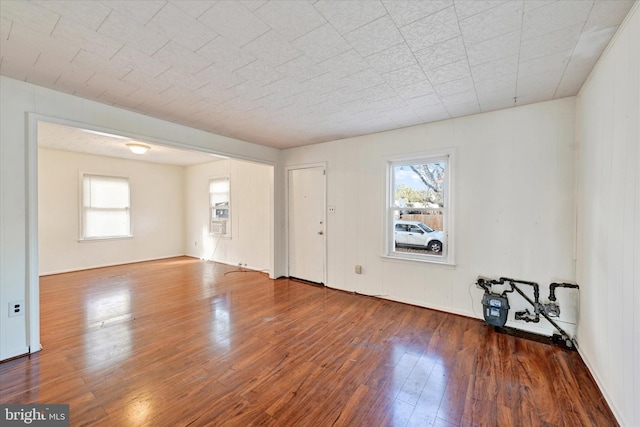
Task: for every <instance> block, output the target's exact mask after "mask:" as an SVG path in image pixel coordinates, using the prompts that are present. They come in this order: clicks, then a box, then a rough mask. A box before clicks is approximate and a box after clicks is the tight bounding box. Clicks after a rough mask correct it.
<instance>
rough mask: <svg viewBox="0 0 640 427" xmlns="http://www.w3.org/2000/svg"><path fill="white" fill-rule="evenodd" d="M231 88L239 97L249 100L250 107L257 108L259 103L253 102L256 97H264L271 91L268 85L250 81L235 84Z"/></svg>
mask: <svg viewBox="0 0 640 427" xmlns="http://www.w3.org/2000/svg"><path fill="white" fill-rule="evenodd" d="M231 90H233V91H234V92H235V93H236V94H237V95H238V97H239V98H240V99H242V100H244V101H251V103H250V104H249V105H251V106H252V108H257V107H258V105H259V104H256V103H255V102H254V101H255V100H256V99H260V98H264V97H265V96H268V95H271V94H272V93H273V90H272V89H270V88H269V86H260V85H257V84H255V83H251V82H242V83H240V84H237V85H235V86H234V87H233V88H232V89H231Z"/></svg>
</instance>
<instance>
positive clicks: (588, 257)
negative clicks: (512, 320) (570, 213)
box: [576, 4, 640, 426]
mask: <svg viewBox="0 0 640 427" xmlns="http://www.w3.org/2000/svg"><path fill="white" fill-rule="evenodd" d="M639 9H640V7H639V6H638V4H636V5H635V6H634V7H633V9H632V10H631V12H630V13H629V15H628V16H627V18H626V21H625V22H624V23H623V25H622V26H621V28H620V30H619V31H618V33H617V35H616V36H615V37H614V39H613V41H612V43H611V44H610V45H609V47H608V48H607V50H606V51H605V53H604V54H603V56H602V57H601V58H600V61H599V63H598V64H597V65H596V67H595V68H594V70H593V71H592V73H591V75H590V76H589V79H588V80H587V82H586V84H585V85H584V86H583V88H582V90H581V92H580V94H579V96H578V98H577V107H578V108H577V120H576V125H577V132H576V134H577V137H578V142H579V168H578V170H579V173H578V194H579V196H578V264H577V278H578V283H580V286H581V291H582V296H581V305H580V312H581V316H580V323H579V327H578V343H579V345H580V346H579V350H580V354H581V355H582V358H583V359H584V360H585V362H586V363H587V365H588V366H589V368H590V369H591V372H592V373H593V375H594V377H595V378H596V381H597V382H598V383H599V385H600V388H601V389H602V390H603V393H604V395H605V397H606V398H607V400H608V401H609V405H610V406H611V407H612V409H613V410H614V412H615V413H616V416H617V418H618V420H619V421H620V424H621V425H623V426H637V425H640V405H638V402H640V310H639V309H638V308H639V307H640V49H639V48H638V40H640V12H639Z"/></svg>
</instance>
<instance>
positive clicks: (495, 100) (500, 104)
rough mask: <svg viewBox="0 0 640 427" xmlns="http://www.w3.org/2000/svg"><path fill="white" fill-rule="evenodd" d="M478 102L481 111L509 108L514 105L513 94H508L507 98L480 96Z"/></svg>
mask: <svg viewBox="0 0 640 427" xmlns="http://www.w3.org/2000/svg"><path fill="white" fill-rule="evenodd" d="M479 102H480V109H481V110H482V112H487V111H495V110H502V109H504V108H511V107H513V106H514V103H513V96H510V97H509V98H507V97H496V96H488V97H486V98H484V99H483V98H480V99H479Z"/></svg>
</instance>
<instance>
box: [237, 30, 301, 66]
mask: <svg viewBox="0 0 640 427" xmlns="http://www.w3.org/2000/svg"><path fill="white" fill-rule="evenodd" d="M243 50H245V51H247V52H250V53H251V54H252V55H253V56H255V57H256V58H258V59H261V60H262V61H264V62H265V63H267V64H269V65H271V66H272V67H277V66H279V65H282V64H284V63H286V62H289V61H291V60H292V59H295V58H297V57H299V56H301V55H302V52H301V51H300V50H298V49H297V48H296V47H295V46H293V45H292V44H291V43H289V42H288V41H286V40H285V39H284V38H282V36H280V34H278V33H276V32H275V31H273V30H271V31H269V32H267V33H264V34H263V35H261V36H259V37H258V38H256V39H254V40H253V41H251V42H249V43H247V44H246V45H245V46H244V47H243Z"/></svg>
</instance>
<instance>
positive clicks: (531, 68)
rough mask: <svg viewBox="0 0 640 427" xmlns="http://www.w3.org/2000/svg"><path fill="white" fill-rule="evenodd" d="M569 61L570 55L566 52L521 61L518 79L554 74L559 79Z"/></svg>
mask: <svg viewBox="0 0 640 427" xmlns="http://www.w3.org/2000/svg"><path fill="white" fill-rule="evenodd" d="M568 62H569V57H568V56H567V55H566V54H564V53H558V54H555V55H549V56H542V57H540V58H535V59H530V60H528V61H520V65H519V66H518V80H520V79H521V78H522V77H528V76H535V75H547V76H554V77H557V78H558V79H559V78H560V76H562V73H563V72H564V69H565V68H566V66H567V63H568Z"/></svg>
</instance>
